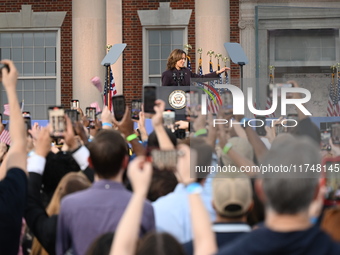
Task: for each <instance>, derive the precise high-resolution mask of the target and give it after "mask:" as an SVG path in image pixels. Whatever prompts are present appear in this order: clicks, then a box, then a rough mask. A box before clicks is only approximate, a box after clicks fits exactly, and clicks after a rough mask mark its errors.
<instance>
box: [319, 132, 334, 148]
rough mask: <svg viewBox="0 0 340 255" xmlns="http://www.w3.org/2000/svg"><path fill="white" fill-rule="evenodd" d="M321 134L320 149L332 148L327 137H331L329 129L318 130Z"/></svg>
mask: <svg viewBox="0 0 340 255" xmlns="http://www.w3.org/2000/svg"><path fill="white" fill-rule="evenodd" d="M320 136H321V150H323V151H330V150H331V149H332V148H331V146H330V144H329V139H331V131H330V130H325V131H321V132H320Z"/></svg>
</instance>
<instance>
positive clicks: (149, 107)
mask: <svg viewBox="0 0 340 255" xmlns="http://www.w3.org/2000/svg"><path fill="white" fill-rule="evenodd" d="M155 101H156V86H153V85H146V86H144V87H143V104H144V112H146V113H155V110H154V109H153V108H154V106H155Z"/></svg>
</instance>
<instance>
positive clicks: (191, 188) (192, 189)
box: [185, 182, 203, 194]
mask: <svg viewBox="0 0 340 255" xmlns="http://www.w3.org/2000/svg"><path fill="white" fill-rule="evenodd" d="M185 190H186V191H187V192H188V193H189V194H199V193H201V192H202V190H203V189H202V186H201V184H199V183H197V182H192V183H190V184H188V185H187V186H186V187H185Z"/></svg>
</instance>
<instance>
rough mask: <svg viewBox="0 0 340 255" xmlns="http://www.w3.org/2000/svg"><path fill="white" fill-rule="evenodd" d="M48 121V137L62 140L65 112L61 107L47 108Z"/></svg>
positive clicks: (64, 128) (64, 127)
mask: <svg viewBox="0 0 340 255" xmlns="http://www.w3.org/2000/svg"><path fill="white" fill-rule="evenodd" d="M48 120H49V123H50V126H51V128H50V136H51V137H53V138H62V137H63V133H64V132H65V130H66V122H65V111H64V109H63V108H62V107H61V106H50V107H48Z"/></svg>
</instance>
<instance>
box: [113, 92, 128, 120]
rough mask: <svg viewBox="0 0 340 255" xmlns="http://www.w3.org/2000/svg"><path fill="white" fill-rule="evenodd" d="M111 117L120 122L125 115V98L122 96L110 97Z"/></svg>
mask: <svg viewBox="0 0 340 255" xmlns="http://www.w3.org/2000/svg"><path fill="white" fill-rule="evenodd" d="M112 106H113V115H114V116H115V119H116V120H117V121H121V120H122V119H123V117H124V113H125V98H124V96H123V95H117V96H113V97H112Z"/></svg>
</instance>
